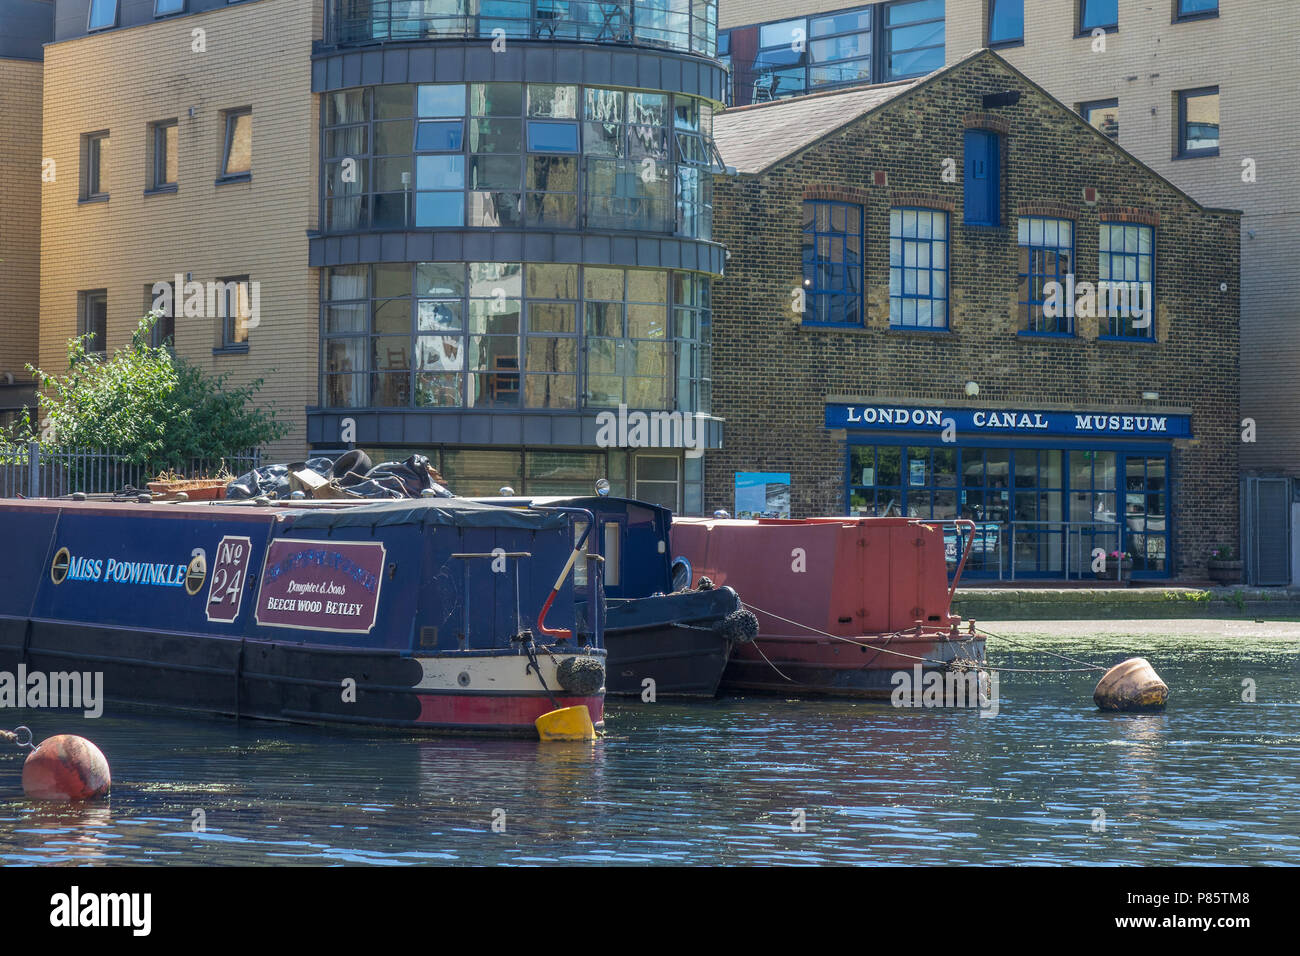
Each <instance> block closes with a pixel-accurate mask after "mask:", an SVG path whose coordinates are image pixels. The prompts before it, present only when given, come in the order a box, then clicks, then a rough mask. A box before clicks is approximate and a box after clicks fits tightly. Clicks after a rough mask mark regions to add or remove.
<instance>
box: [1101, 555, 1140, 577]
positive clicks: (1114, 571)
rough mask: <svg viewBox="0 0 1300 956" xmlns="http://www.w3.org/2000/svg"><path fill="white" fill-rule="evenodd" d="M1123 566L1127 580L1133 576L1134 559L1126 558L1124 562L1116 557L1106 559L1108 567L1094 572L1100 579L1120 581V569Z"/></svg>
mask: <svg viewBox="0 0 1300 956" xmlns="http://www.w3.org/2000/svg"><path fill="white" fill-rule="evenodd" d="M1121 567H1122V568H1123V571H1124V580H1125V581H1127V580H1128V579H1129V578H1131V577H1132V576H1133V559H1132V558H1126V559H1125V560H1124V561H1123V562H1120V561H1116V560H1115V559H1114V558H1107V559H1106V569H1105V570H1104V571H1095V572H1093V573H1094V574H1096V576H1097V580H1099V581H1118V580H1119V579H1120V569H1121Z"/></svg>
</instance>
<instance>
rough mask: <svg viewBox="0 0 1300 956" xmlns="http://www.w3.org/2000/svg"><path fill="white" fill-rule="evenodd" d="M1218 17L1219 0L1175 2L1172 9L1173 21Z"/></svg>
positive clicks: (1181, 0)
mask: <svg viewBox="0 0 1300 956" xmlns="http://www.w3.org/2000/svg"><path fill="white" fill-rule="evenodd" d="M1218 15H1219V0H1177V4H1176V5H1175V7H1174V19H1175V20H1198V19H1200V18H1202V17H1217V16H1218Z"/></svg>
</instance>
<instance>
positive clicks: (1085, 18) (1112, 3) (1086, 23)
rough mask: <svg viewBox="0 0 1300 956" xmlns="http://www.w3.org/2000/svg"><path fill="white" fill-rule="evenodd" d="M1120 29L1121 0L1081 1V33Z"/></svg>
mask: <svg viewBox="0 0 1300 956" xmlns="http://www.w3.org/2000/svg"><path fill="white" fill-rule="evenodd" d="M1098 28H1101V29H1103V30H1118V29H1119V0H1079V32H1080V33H1091V32H1092V31H1093V30H1096V29H1098Z"/></svg>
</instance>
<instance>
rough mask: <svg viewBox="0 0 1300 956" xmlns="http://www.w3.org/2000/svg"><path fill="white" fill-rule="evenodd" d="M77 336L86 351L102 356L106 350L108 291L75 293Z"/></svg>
mask: <svg viewBox="0 0 1300 956" xmlns="http://www.w3.org/2000/svg"><path fill="white" fill-rule="evenodd" d="M77 334H78V335H80V336H81V338H82V340H83V341H84V343H85V346H86V351H87V352H93V353H96V354H99V355H104V354H105V353H106V352H107V351H108V348H107V346H106V344H105V343H106V342H107V340H108V290H107V289H94V290H92V291H90V292H78V293H77Z"/></svg>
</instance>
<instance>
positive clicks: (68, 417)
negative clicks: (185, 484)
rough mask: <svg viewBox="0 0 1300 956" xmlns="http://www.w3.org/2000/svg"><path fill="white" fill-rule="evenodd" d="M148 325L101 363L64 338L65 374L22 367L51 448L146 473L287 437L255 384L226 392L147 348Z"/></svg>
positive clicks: (220, 380)
mask: <svg viewBox="0 0 1300 956" xmlns="http://www.w3.org/2000/svg"><path fill="white" fill-rule="evenodd" d="M156 321H157V315H156V314H155V313H152V312H151V313H149V314H147V315H146V316H145V317H144V318H143V319H141V320H140V324H139V325H138V326H137V327H136V330H135V332H134V333H133V334H132V336H131V343H130V345H128V346H126V347H125V348H121V349H118V350H117V351H115V352H114V353H113V354H112V355H111V356H109V357H104V356H103V355H100V354H96V353H93V352H88V351H87V350H86V338H87V337H80V336H79V337H76V338H72V339H69V340H68V371H67V373H66V374H65V375H62V376H58V375H49V374H47V373H46V372H44V371H42V370H41V369H38V368H34V367H33V366H31V365H28V366H27V370H28V371H29V372H31V373H32V375H33V376H35V378H36V381H37V384H38V385H39V386H40V395H39V402H40V409H41V415H40V417H41V419H42V421H45V420H48V423H49V425H50V426H51V427H52V430H53V434H54V443H55V444H57V445H60V446H63V447H70V448H95V449H105V450H108V449H111V450H112V451H114V452H116V453H117V454H118V455H120V456H121V457H122V458H123V459H124V460H125V461H128V462H130V463H131V464H134V465H141V466H144V467H145V468H147V469H148V470H151V471H152V470H155V469H156V470H161V469H164V468H184V467H187V466H188V463H189V462H190V461H191V460H193V459H196V458H201V459H207V460H210V461H216V460H218V459H220V458H227V457H232V456H234V455H237V454H240V453H242V452H244V451H245V450H246V449H249V448H256V447H259V446H261V445H263V444H264V443H266V442H268V441H274V440H276V439H278V438H283V437H284V436H285V435H286V434H287V433H288V431H289V425H288V423H287V422H284V421H281V420H280V419H278V418H276V413H275V410H274V409H271V408H263V407H260V406H258V405H256V404H255V403H254V399H255V397H256V395H257V393H258V392H259V391H260V390H261V388H262V384H263V381H262V379H257V380H255V381H253V382H250V383H249V384H247V385H241V386H229V385H228V384H227V381H228V379H229V375H228V374H226V375H220V376H217V377H215V378H214V377H212V376H209V375H208V374H207V373H206V372H204V371H203V370H202V369H200V368H198V367H196V366H194V365H191V364H190V363H189V362H187V361H185V360H184V359H179V358H176V357H174V356H173V355H172V354H171V352H170V351H169V350H168V349H167V348H165V347H162V346H153V345H150V344H149V337H150V332H151V331H152V329H153V326H154V323H155V322H156ZM29 431H30V428H29Z"/></svg>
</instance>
